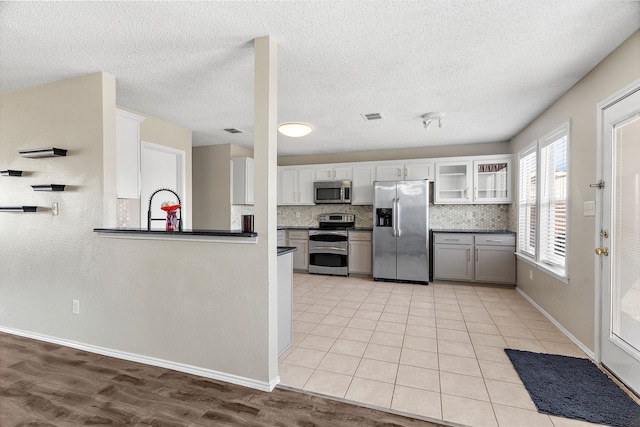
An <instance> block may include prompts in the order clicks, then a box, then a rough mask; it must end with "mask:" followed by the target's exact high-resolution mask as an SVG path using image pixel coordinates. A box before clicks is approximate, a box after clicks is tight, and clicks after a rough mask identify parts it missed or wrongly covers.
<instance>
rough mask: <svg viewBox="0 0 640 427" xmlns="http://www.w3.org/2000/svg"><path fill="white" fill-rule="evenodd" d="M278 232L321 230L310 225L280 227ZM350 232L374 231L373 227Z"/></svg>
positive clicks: (355, 229) (354, 229)
mask: <svg viewBox="0 0 640 427" xmlns="http://www.w3.org/2000/svg"><path fill="white" fill-rule="evenodd" d="M278 230H320V227H315V226H314V227H312V226H310V225H279V226H278ZM347 230H349V231H373V227H353V228H348V229H347Z"/></svg>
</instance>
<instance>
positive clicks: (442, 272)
mask: <svg viewBox="0 0 640 427" xmlns="http://www.w3.org/2000/svg"><path fill="white" fill-rule="evenodd" d="M433 243H434V244H433V249H434V254H433V264H434V265H433V278H434V279H436V280H458V281H463V282H483V283H500V284H509V285H513V284H515V283H516V258H515V234H491V233H482V234H473V233H438V232H434V233H433Z"/></svg>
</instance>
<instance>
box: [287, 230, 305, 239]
mask: <svg viewBox="0 0 640 427" xmlns="http://www.w3.org/2000/svg"><path fill="white" fill-rule="evenodd" d="M287 233H289V239H308V238H309V232H308V231H307V230H289V231H287Z"/></svg>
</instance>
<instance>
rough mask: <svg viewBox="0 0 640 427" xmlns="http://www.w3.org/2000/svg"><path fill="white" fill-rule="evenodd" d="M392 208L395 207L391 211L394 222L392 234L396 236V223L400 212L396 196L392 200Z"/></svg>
mask: <svg viewBox="0 0 640 427" xmlns="http://www.w3.org/2000/svg"><path fill="white" fill-rule="evenodd" d="M391 208H392V209H393V211H392V212H391V222H392V223H393V224H392V225H393V227H392V230H391V234H393V237H396V224H397V220H396V215H397V214H398V212H397V211H396V198H395V197H394V198H393V199H392V200H391Z"/></svg>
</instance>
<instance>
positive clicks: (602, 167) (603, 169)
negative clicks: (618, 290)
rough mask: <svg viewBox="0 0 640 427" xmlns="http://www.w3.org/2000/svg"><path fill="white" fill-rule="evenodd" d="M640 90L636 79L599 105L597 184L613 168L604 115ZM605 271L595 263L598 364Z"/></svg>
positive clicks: (599, 221)
mask: <svg viewBox="0 0 640 427" xmlns="http://www.w3.org/2000/svg"><path fill="white" fill-rule="evenodd" d="M639 90H640V79H636V80H635V81H633V82H632V83H630V84H629V85H627V86H625V87H624V88H622V89H620V90H619V91H617V92H615V93H614V94H612V95H611V96H609V97H607V98H606V99H604V100H603V101H601V102H599V103H598V105H597V107H596V108H597V148H596V149H597V153H596V160H597V163H596V180H597V182H602V181H607V180H608V179H609V175H610V173H609V169H610V168H611V164H605V161H604V156H603V153H604V150H605V148H606V147H605V132H608V131H609V126H608V125H607V124H606V123H605V122H604V115H605V111H606V110H607V108H609V107H611V106H612V105H614V104H616V103H618V102H619V101H622V100H623V99H625V98H626V97H628V96H629V95H632V94H633V93H635V92H637V91H639ZM604 185H612V184H611V183H610V182H605V183H604ZM603 202H604V197H603V192H602V191H596V206H598V211H597V215H596V228H595V230H594V242H595V245H594V249H595V248H596V247H598V246H599V244H600V242H601V239H602V238H601V236H600V232H601V230H602V229H603V227H605V226H606V224H604V221H603V216H604V212H603V204H604V203H603ZM603 274H604V273H603V269H602V268H601V262H596V263H595V273H594V277H595V325H594V326H595V357H596V362H597V363H601V362H602V339H603V333H602V329H603V328H602V327H603V322H605V321H607V319H603V317H602V310H603V302H604V301H603V297H602V294H603V291H604V289H603V287H604V282H605V281H604V280H603Z"/></svg>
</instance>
